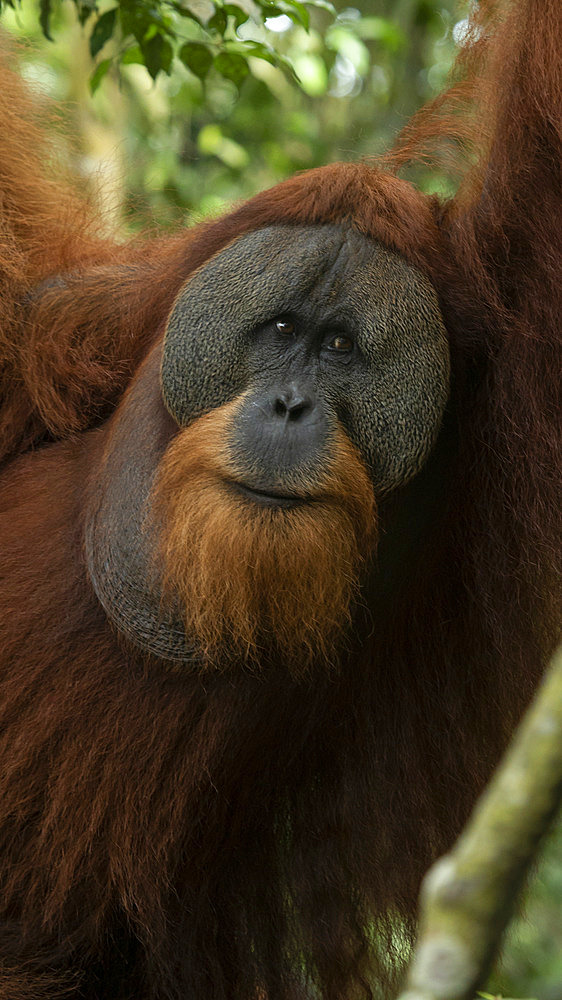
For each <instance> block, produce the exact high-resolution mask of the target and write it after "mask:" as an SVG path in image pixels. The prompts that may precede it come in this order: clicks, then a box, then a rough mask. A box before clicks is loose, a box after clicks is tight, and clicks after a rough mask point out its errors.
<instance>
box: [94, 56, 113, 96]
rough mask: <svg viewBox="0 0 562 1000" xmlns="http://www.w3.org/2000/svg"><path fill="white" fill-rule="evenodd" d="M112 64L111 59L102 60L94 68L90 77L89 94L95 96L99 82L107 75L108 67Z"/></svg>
mask: <svg viewBox="0 0 562 1000" xmlns="http://www.w3.org/2000/svg"><path fill="white" fill-rule="evenodd" d="M112 62H113V60H112V59H103V60H102V61H101V62H100V63H98V65H97V66H96V68H95V70H94V72H93V73H92V75H91V77H90V93H91V94H95V92H96V90H97V89H98V87H99V85H100V83H101V81H102V80H103V78H104V76H105V75H106V73H107V71H108V69H109V67H110V66H111V63H112Z"/></svg>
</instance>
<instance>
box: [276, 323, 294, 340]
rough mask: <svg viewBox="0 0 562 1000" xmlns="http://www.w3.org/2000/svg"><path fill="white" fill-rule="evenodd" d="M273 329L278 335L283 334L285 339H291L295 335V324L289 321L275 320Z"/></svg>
mask: <svg viewBox="0 0 562 1000" xmlns="http://www.w3.org/2000/svg"><path fill="white" fill-rule="evenodd" d="M275 329H276V330H277V332H278V333H283V334H285V336H287V337H292V336H293V334H294V333H295V324H294V323H291V320H290V319H277V320H275Z"/></svg>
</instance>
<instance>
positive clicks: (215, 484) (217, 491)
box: [145, 400, 376, 676]
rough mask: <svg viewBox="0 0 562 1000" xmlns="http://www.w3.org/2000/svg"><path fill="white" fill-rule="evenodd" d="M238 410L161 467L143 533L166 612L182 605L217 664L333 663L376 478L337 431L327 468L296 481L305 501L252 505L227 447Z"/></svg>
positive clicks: (190, 630)
mask: <svg viewBox="0 0 562 1000" xmlns="http://www.w3.org/2000/svg"><path fill="white" fill-rule="evenodd" d="M238 404H239V400H237V401H235V402H233V403H228V404H226V405H225V406H222V407H220V408H218V409H216V410H213V411H212V412H211V413H208V414H206V415H205V416H203V417H200V418H199V419H198V420H196V421H195V422H194V423H193V424H191V425H190V426H189V427H187V428H186V429H184V430H182V431H181V432H180V433H179V434H178V435H177V437H176V438H175V439H174V441H173V442H172V444H171V445H170V447H169V448H168V450H167V452H166V454H165V456H164V458H163V460H162V463H161V465H160V468H159V473H158V476H157V480H156V483H155V487H154V489H153V492H152V496H151V514H150V519H149V520H147V523H146V525H145V530H150V525H152V524H154V523H155V524H156V528H157V537H158V544H157V560H158V566H159V573H160V577H161V580H162V594H163V606H164V605H166V604H168V602H169V601H173V602H174V603H176V604H177V602H178V600H179V606H180V609H181V613H182V614H183V617H184V626H185V631H186V635H187V637H188V640H189V641H193V642H194V645H195V646H196V647H197V649H198V653H199V654H200V655H202V658H203V660H204V662H205V663H206V664H208V665H210V666H225V665H228V664H229V663H232V662H233V661H235V662H237V663H240V662H241V661H242V662H244V663H246V664H248V665H249V666H254V667H256V666H257V665H258V664H259V662H260V661H261V660H263V658H264V653H267V652H269V653H270V654H274V655H275V656H276V658H278V659H281V660H282V661H284V662H285V664H286V666H287V667H288V669H289V670H290V671H291V673H292V674H293V675H295V676H298V675H302V674H303V673H305V672H306V671H307V670H308V669H309V668H310V666H311V665H312V664H313V663H317V662H319V661H322V662H323V663H324V664H326V665H328V666H333V665H335V663H336V661H337V655H338V652H339V651H340V650H341V647H342V644H343V643H344V640H345V634H346V631H347V629H348V626H349V624H350V620H351V609H352V606H353V602H354V600H356V598H357V594H358V588H359V579H360V575H361V570H362V568H363V566H364V564H365V562H366V560H367V559H368V557H369V556H370V555H371V553H372V551H373V548H374V544H375V541H376V509H375V501H374V495H373V488H372V485H371V482H370V479H369V477H368V474H367V471H366V469H365V467H364V465H363V463H362V462H361V460H360V458H359V456H358V453H357V452H356V449H355V448H354V446H353V445H352V444H351V442H350V441H349V440H348V438H347V437H346V435H345V434H344V432H343V431H342V430H341V429H340V428H339V427H338V429H337V432H336V435H335V440H334V445H333V447H332V449H331V455H330V462H329V464H328V465H327V467H326V468H325V469H323V470H322V472H321V473H320V475H319V476H318V477H315V481H314V483H313V484H309V485H307V484H305V483H303V484H301V485H300V487H299V488H297V489H296V491H295V489H294V486H293V485H292V486H291V492H297V493H298V494H299V495H300V496H303V497H307V498H310V499H309V502H307V503H304V504H302V505H298V506H296V507H291V508H276V507H262V506H260V505H259V504H257V503H254V502H253V501H252V500H250V499H246V498H245V497H243V496H241V495H240V494H238V493H237V492H236V490H235V488H234V487H233V486H232V485H231V484H232V482H233V481H236V480H238V481H242V478H243V477H242V476H241V475H240V472H238V471H237V469H236V466H235V464H234V462H233V460H232V458H231V457H230V456H229V453H228V446H227V444H223V443H222V442H227V440H228V432H229V429H230V426H231V422H232V419H233V416H234V414H235V412H236V409H237V406H238ZM153 519H154V520H153Z"/></svg>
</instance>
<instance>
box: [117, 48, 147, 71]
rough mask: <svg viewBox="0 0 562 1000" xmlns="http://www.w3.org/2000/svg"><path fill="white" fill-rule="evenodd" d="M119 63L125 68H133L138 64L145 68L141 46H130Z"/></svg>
mask: <svg viewBox="0 0 562 1000" xmlns="http://www.w3.org/2000/svg"><path fill="white" fill-rule="evenodd" d="M119 61H120V62H121V63H122V65H123V66H132V65H136V64H138V63H140V64H141V65H142V66H144V57H143V54H142V52H141V49H140V45H130V46H129V48H128V49H125V51H124V53H123V55H122V56H121V58H120V60H119Z"/></svg>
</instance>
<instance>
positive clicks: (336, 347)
mask: <svg viewBox="0 0 562 1000" xmlns="http://www.w3.org/2000/svg"><path fill="white" fill-rule="evenodd" d="M327 346H328V348H329V350H330V351H338V352H340V353H342V354H348V353H349V352H350V351H352V350H353V341H352V340H351V338H350V337H346V336H345V334H343V333H338V334H336V336H335V337H332V339H331V340H330V341H329V342H328V345H327Z"/></svg>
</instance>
